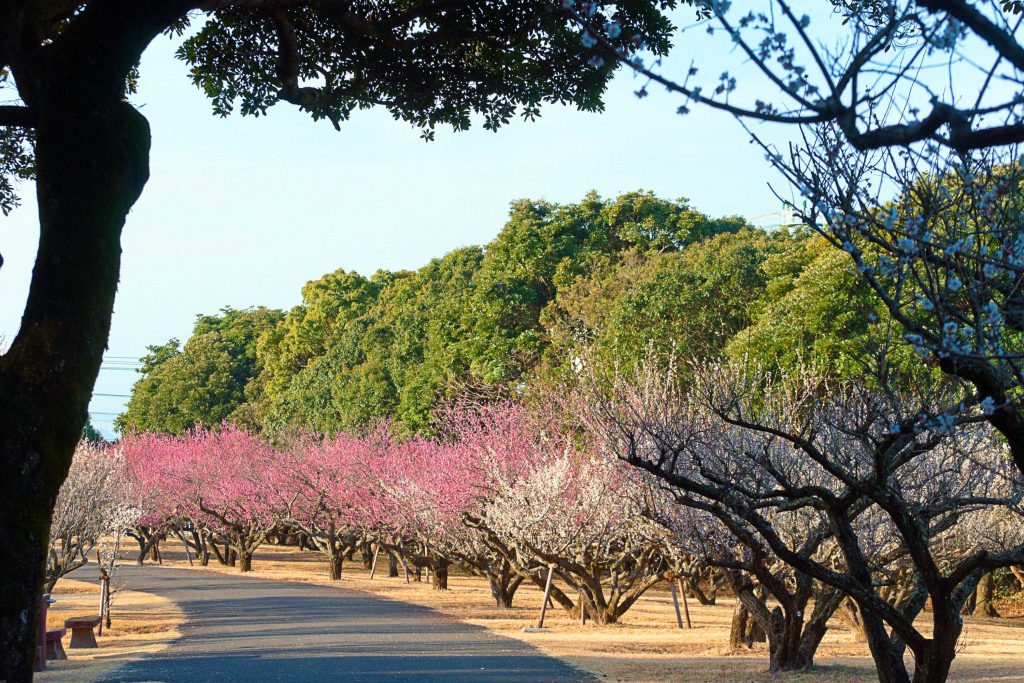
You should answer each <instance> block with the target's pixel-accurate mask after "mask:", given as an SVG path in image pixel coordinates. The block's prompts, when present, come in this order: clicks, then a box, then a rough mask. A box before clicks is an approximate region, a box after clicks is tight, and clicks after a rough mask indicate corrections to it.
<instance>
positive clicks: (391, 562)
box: [388, 553, 398, 579]
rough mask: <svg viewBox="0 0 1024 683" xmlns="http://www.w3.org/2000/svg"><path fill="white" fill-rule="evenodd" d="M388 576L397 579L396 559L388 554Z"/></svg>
mask: <svg viewBox="0 0 1024 683" xmlns="http://www.w3.org/2000/svg"><path fill="white" fill-rule="evenodd" d="M388 576H389V577H390V578H392V579H394V578H397V577H398V558H397V557H395V554H394V553H388Z"/></svg>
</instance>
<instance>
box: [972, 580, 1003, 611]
mask: <svg viewBox="0 0 1024 683" xmlns="http://www.w3.org/2000/svg"><path fill="white" fill-rule="evenodd" d="M973 599H974V609H973V610H972V611H971V614H972V615H973V616H976V617H998V616H999V612H998V611H996V608H995V605H993V604H992V601H993V600H994V599H995V591H994V590H993V587H992V573H991V572H989V573H988V574H985V576H983V577H981V580H980V581H979V582H978V587H977V588H975V589H974V595H973Z"/></svg>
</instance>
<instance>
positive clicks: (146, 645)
mask: <svg viewBox="0 0 1024 683" xmlns="http://www.w3.org/2000/svg"><path fill="white" fill-rule="evenodd" d="M53 597H54V598H55V599H56V600H57V602H56V603H54V604H53V605H50V610H49V612H48V613H47V615H46V626H47V628H50V629H57V628H63V627H64V620H65V619H68V618H70V617H78V616H83V615H87V614H96V613H97V611H98V608H99V585H98V583H89V582H86V581H77V580H74V579H61V580H60V581H59V582H57V585H56V586H55V587H54V591H53ZM111 617H112V621H111V626H110V628H109V629H107V628H104V629H103V636H102V637H99V638H97V639H96V640H97V642H98V643H99V647H98V648H96V649H94V650H87V649H78V648H76V649H71V648H69V647H68V642H69V641H70V639H71V632H70V631H68V633H67V634H66V635H65V636H64V651H65V652H66V653H67V655H68V659H67V661H50V662H47V663H46V665H47V669H46V671H45V672H42V673H39V674H36V679H35V680H37V681H44V682H45V683H60V682H63V681H87V680H91V679H94V678H97V677H99V676H101V675H103V674H104V673H106V672H107V671H109V670H111V669H113V668H114V667H115V666H117V665H118V664H121V663H123V662H126V661H130V660H133V659H140V658H141V657H143V656H145V655H146V654H148V653H152V652H159V651H160V650H163V649H164V648H166V647H167V644H168V642H170V641H171V640H173V639H174V638H176V637H178V635H180V634H179V631H178V627H179V625H180V624H181V622H182V620H183V619H184V615H183V614H182V612H181V610H180V609H178V607H177V606H176V605H175V604H174V603H173V602H172V601H170V600H168V599H167V598H163V597H160V596H157V595H153V594H151V593H141V592H139V591H133V590H127V589H123V590H120V591H118V592H116V593H115V594H114V597H113V602H112V604H111Z"/></svg>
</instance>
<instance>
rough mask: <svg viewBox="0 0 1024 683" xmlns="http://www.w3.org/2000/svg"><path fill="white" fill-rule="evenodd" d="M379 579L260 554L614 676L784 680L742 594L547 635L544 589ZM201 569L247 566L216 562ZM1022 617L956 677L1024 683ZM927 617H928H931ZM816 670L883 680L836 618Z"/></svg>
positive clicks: (648, 601) (661, 600)
mask: <svg viewBox="0 0 1024 683" xmlns="http://www.w3.org/2000/svg"><path fill="white" fill-rule="evenodd" d="M163 549H164V550H163V557H164V564H166V565H170V566H182V565H184V566H188V563H187V561H186V560H185V558H184V554H183V553H182V552H181V544H180V543H178V544H174V543H171V542H167V543H165V544H164V545H163ZM380 565H381V566H379V567H378V570H377V574H376V578H374V579H373V580H372V581H371V580H370V578H369V571H368V570H366V569H363V567H362V563H361V562H359V561H356V562H346V563H345V567H344V572H343V577H342V579H341V581H338V582H332V581H330V579H329V578H328V576H327V565H326V562H325V560H324V559H323V557H322V556H321V555H319V554H317V553H312V552H298V551H297V550H295V549H294V548H282V547H277V546H264V547H263V548H261V549H260V550H259V551H257V553H256V556H255V559H254V562H253V572H252V574H251V575H252V576H254V577H262V578H273V579H285V580H290V581H304V582H316V583H324V584H331V583H334V584H336V585H339V586H341V587H344V588H351V589H355V590H361V591H366V592H369V593H373V594H375V595H379V596H382V597H386V598H391V599H395V600H404V601H407V602H411V603H415V604H419V605H424V606H427V607H432V608H434V609H437V610H440V611H442V612H445V613H447V614H450V615H453V616H455V617H457V618H459V619H461V620H463V621H465V622H468V623H472V624H477V625H480V626H483V627H485V628H487V629H490V630H492V631H494V632H496V633H500V634H501V635H505V636H508V637H510V638H517V639H519V640H524V641H526V642H529V643H531V644H533V645H534V646H536V647H537V648H538V649H540V650H541V651H543V652H545V653H546V654H549V655H552V656H554V657H558V658H560V659H563V660H565V661H568V662H570V663H571V664H573V665H574V666H577V667H579V668H582V669H585V670H587V671H590V672H592V673H594V674H596V675H597V676H598V677H600V678H602V679H604V680H608V681H631V682H632V681H635V682H638V683H640V682H643V683H663V682H667V681H672V682H678V681H687V683H724V682H726V681H728V682H729V683H743V682H748V681H770V680H778V678H777V677H776V678H773V677H771V676H769V675H768V674H767V673H766V670H767V664H768V655H767V651H766V649H765V648H764V646H763V645H762V646H760V647H759V648H758V649H755V650H754V651H752V652H749V653H744V654H741V655H736V654H729V653H728V652H727V650H726V647H725V646H726V642H727V639H728V634H729V622H730V618H731V615H732V610H733V607H734V604H735V603H734V602H733V600H731V599H729V598H720V599H719V600H718V604H716V605H712V606H701V605H699V604H697V603H696V601H694V600H690V601H689V606H690V615H691V619H692V622H693V626H694V628H693V629H682V630H681V629H679V628H678V627H677V626H676V619H675V614H674V611H673V607H672V600H671V596H670V593H669V591H668V587H667V585H664V584H663V585H662V586H661V587H659V588H657V589H655V590H652V591H650V592H649V593H648V594H647V595H645V596H644V597H643V598H641V599H640V600H639V601H638V602H637V604H636V605H635V606H634V607H633V608H632V609H631V610H630V611H629V612H627V613H626V615H625V617H624V618H623V620H622V623H620V624H616V625H613V626H604V627H596V626H593V625H591V624H587V625H586V626H582V625H580V624H579V623H578V622H576V621H575V620H571V619H569V618H568V616H567V615H566V614H565V613H564V612H563V611H562V610H561V609H560V608H556V609H554V610H551V609H549V610H548V612H547V619H546V623H545V626H547V627H549V628H550V631H549V632H547V633H524V632H523V631H522V628H523V627H525V626H532V625H534V624H535V622H536V620H537V617H538V614H539V611H540V604H541V599H542V594H541V591H540V590H539V589H537V588H535V587H534V586H532V585H529V586H527V585H525V584H524V585H523V586H522V587H521V588H520V589H519V591H518V592H517V593H516V596H515V601H514V602H515V606H514V607H513V608H512V609H509V610H501V609H497V608H496V607H494V601H493V599H492V598H491V596H490V592H489V590H488V587H487V582H486V581H485V580H484V579H482V578H478V577H471V576H462V575H460V574H457V573H454V572H453V573H452V576H451V577H450V578H449V582H448V584H449V590H448V591H435V590H433V589H432V586H431V585H430V584H429V583H426V582H425V581H424V582H421V583H418V582H416V581H415V580H414V579H413V580H412V581H411V582H410V583H408V584H407V583H406V581H405V578H404V576H403V572H400V575H399V577H398V578H388V577H387V566H386V563H385V562H383V561H381V562H380ZM195 569H196V570H198V571H202V570H207V571H219V572H237V569H235V568H231V567H223V566H220V565H217V564H216V561H215V560H213V561H212V562H211V565H210V566H209V567H206V568H203V567H200V566H199V564H198V562H196V565H195ZM1006 613H1008V614H1015V616H1012V617H1009V618H1001V619H985V618H974V617H966V618H965V624H964V632H963V637H962V638H961V652H960V653H959V654H958V656H957V659H956V661H955V662H954V664H953V671H952V675H951V677H950V680H951V681H960V682H966V681H971V682H981V681H985V682H990V681H991V682H997V681H999V682H1003V681H1005V682H1009V681H1017V682H1024V611H1022V610H1020V609H1007V610H1006ZM925 617H926V618H927V615H925ZM816 664H817V668H816V670H815V671H813V672H810V673H805V674H800V675H793V676H787V677H786V680H790V681H800V682H804V681H816V682H818V681H821V682H824V681H828V682H829V683H832V682H833V681H835V682H836V683H855V682H856V683H859V682H861V681H863V682H865V683H867V682H869V681H874V680H877V677H876V675H875V673H874V667H873V664H872V662H871V658H870V656H869V654H868V652H867V647H866V646H865V645H864V644H863V643H858V642H855V641H854V639H853V636H852V634H851V633H850V632H849V631H848V630H847V629H846V628H845V627H844V626H843V625H842V624H840V623H838V622H836V623H834V624H832V628H830V629H829V632H828V634H827V635H826V636H825V639H824V641H823V643H822V645H821V647H820V649H819V651H818V656H817V658H816Z"/></svg>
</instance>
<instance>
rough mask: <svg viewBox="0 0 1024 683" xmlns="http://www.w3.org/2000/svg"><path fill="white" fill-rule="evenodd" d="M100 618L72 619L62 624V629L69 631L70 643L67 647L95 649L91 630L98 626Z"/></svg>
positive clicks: (94, 639)
mask: <svg viewBox="0 0 1024 683" xmlns="http://www.w3.org/2000/svg"><path fill="white" fill-rule="evenodd" d="M100 619H101V617H72V618H71V619H68V620H66V621H65V622H64V628H69V629H71V643H70V644H69V645H68V647H97V645H96V636H95V635H94V634H93V632H92V630H93V629H94V628H96V627H97V626H99V625H100Z"/></svg>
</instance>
